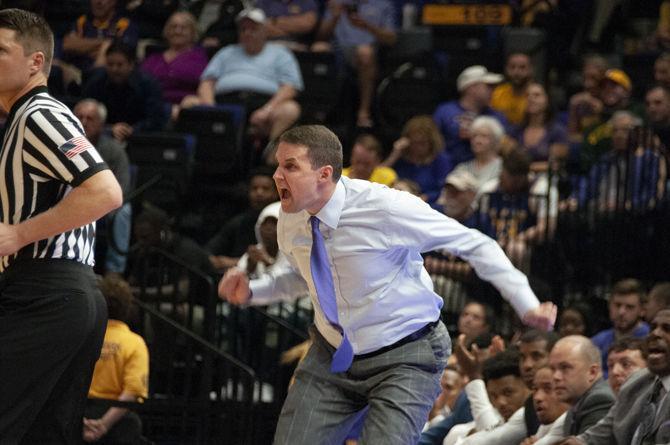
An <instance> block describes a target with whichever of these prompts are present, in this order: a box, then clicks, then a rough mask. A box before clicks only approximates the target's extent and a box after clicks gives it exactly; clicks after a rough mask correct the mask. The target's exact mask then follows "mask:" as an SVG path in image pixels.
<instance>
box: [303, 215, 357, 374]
mask: <svg viewBox="0 0 670 445" xmlns="http://www.w3.org/2000/svg"><path fill="white" fill-rule="evenodd" d="M309 222H310V223H311V224H312V254H311V256H310V261H309V265H310V267H311V269H312V281H314V288H315V289H316V296H317V298H318V299H319V306H321V310H322V311H323V314H324V315H325V316H326V320H328V322H329V323H330V324H332V325H333V327H335V329H337V330H338V331H340V333H341V334H342V343H341V344H340V347H339V348H337V350H336V351H335V353H334V354H333V363H332V364H331V365H330V371H331V372H344V371H346V370H347V369H349V367H350V366H351V361H352V360H353V359H354V350H353V348H352V347H351V343H350V342H349V339H348V338H347V334H346V332H344V329H343V328H342V326H340V323H339V320H338V318H337V299H336V296H335V285H334V284H333V275H332V274H331V272H330V264H329V262H328V253H327V252H326V244H325V243H324V242H323V236H322V235H321V231H320V230H319V219H318V218H317V217H316V216H311V217H310V218H309Z"/></svg>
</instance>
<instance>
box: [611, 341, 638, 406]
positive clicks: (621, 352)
mask: <svg viewBox="0 0 670 445" xmlns="http://www.w3.org/2000/svg"><path fill="white" fill-rule="evenodd" d="M645 356H646V353H645V351H644V345H643V340H641V339H638V338H632V337H623V338H620V339H618V340H616V341H615V342H614V343H612V344H611V345H610V347H609V349H608V352H607V374H608V378H607V383H609V385H610V387H611V388H612V391H613V392H614V395H615V396H618V395H619V391H620V390H621V386H622V385H623V384H624V383H625V382H626V380H628V377H630V375H631V374H633V373H634V372H635V371H637V370H639V369H642V368H646V367H647V360H646V359H645Z"/></svg>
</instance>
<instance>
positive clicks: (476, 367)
mask: <svg viewBox="0 0 670 445" xmlns="http://www.w3.org/2000/svg"><path fill="white" fill-rule="evenodd" d="M477 351H478V347H477V345H476V344H474V343H473V344H472V349H471V350H468V347H467V345H466V344H465V334H461V335H459V336H458V339H457V340H456V345H455V346H454V355H455V356H456V359H457V360H458V366H459V367H460V368H461V371H462V372H463V374H465V375H466V376H467V377H468V378H469V379H470V380H475V379H480V378H481V377H482V364H481V363H480V361H479V356H478V355H477Z"/></svg>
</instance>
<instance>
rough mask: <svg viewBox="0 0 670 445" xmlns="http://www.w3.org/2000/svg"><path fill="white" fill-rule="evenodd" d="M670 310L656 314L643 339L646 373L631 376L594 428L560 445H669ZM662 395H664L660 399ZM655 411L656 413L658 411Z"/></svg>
mask: <svg viewBox="0 0 670 445" xmlns="http://www.w3.org/2000/svg"><path fill="white" fill-rule="evenodd" d="M669 327H670V310H667V309H664V310H661V311H660V312H658V313H657V314H656V317H654V320H653V321H652V324H651V332H650V333H649V336H647V338H646V339H645V348H646V350H647V351H649V356H648V358H647V369H642V370H639V371H637V372H636V373H634V374H632V375H631V376H630V378H629V379H628V381H627V382H626V383H625V384H624V385H623V386H622V387H621V390H620V392H619V396H618V398H617V401H616V403H615V404H614V406H613V407H612V409H610V410H609V412H608V413H607V416H606V417H605V418H603V419H602V420H601V421H600V422H598V423H597V424H596V425H594V426H592V427H590V428H588V429H586V430H585V431H583V432H581V433H580V434H579V435H578V436H577V437H570V438H568V439H567V440H566V441H564V442H561V445H584V444H589V445H630V444H641V443H644V444H646V443H654V444H661V443H668V441H669V440H670V431H668V428H667V424H668V421H669V420H670V419H669V414H670V409H669V408H668V404H669V403H670V397H667V393H668V390H669V389H670V385H668V380H670V379H668V376H669V375H670V328H669ZM663 394H665V395H663ZM657 407H658V409H657Z"/></svg>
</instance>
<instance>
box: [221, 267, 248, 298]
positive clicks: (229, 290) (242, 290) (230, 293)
mask: <svg viewBox="0 0 670 445" xmlns="http://www.w3.org/2000/svg"><path fill="white" fill-rule="evenodd" d="M219 297H220V298H221V299H222V300H226V301H228V302H229V303H231V304H235V305H238V306H239V305H243V304H245V303H247V302H248V301H249V299H250V298H251V295H250V290H249V278H248V277H247V273H246V272H245V271H243V270H242V269H238V268H237V267H233V268H230V269H228V271H226V273H225V274H224V275H223V278H221V281H220V282H219Z"/></svg>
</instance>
